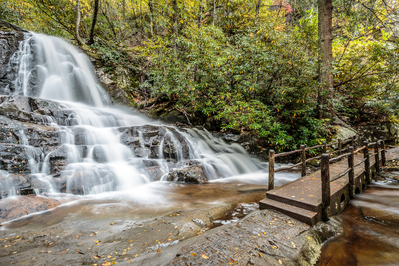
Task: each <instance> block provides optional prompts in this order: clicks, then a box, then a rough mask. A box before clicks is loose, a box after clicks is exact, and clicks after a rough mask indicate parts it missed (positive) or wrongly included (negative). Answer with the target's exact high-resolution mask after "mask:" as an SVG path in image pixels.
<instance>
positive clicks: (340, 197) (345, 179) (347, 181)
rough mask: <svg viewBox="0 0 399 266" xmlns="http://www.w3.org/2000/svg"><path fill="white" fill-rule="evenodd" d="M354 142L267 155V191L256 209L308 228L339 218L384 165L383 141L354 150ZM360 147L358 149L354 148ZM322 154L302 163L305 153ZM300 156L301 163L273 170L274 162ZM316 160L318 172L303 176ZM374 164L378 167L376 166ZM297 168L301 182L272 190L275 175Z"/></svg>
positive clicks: (304, 159) (302, 148)
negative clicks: (279, 215)
mask: <svg viewBox="0 0 399 266" xmlns="http://www.w3.org/2000/svg"><path fill="white" fill-rule="evenodd" d="M354 146H355V140H354V138H352V139H350V140H347V141H345V142H342V141H341V140H338V142H336V143H331V144H328V145H327V144H326V143H325V142H324V143H323V145H318V146H314V147H309V148H306V147H305V146H304V145H302V146H301V149H300V150H296V151H290V152H285V153H280V154H275V152H274V151H273V150H271V151H270V152H269V191H268V192H267V193H266V198H265V199H264V200H262V201H260V202H259V208H260V209H273V210H277V211H279V212H281V213H284V214H286V215H288V216H291V217H293V218H295V219H297V220H299V221H302V222H304V223H307V224H309V225H315V224H316V223H317V222H319V221H320V220H324V221H328V220H329V218H330V217H331V216H333V215H337V214H339V213H340V212H341V211H342V210H343V209H344V208H345V207H346V206H347V205H348V203H349V201H350V199H352V198H353V197H354V195H355V193H360V192H362V191H363V190H364V189H365V188H366V187H367V185H368V184H370V182H371V181H372V177H373V176H374V175H375V173H378V172H379V171H380V167H381V166H384V165H385V162H386V158H385V157H386V149H385V142H384V140H383V139H381V140H377V139H375V140H374V142H373V143H368V142H367V141H364V142H363V143H362V146H361V147H360V148H358V149H356V150H355V149H354ZM358 146H360V145H358ZM310 150H315V151H317V150H322V154H321V155H320V156H318V157H313V158H308V159H306V152H307V151H310ZM298 153H299V154H300V157H301V162H300V163H297V164H295V165H291V166H288V167H284V168H277V169H275V167H274V164H275V159H276V158H278V157H282V156H287V155H292V154H298ZM316 159H317V160H320V161H321V162H320V170H318V171H316V172H313V173H310V174H307V173H306V163H307V162H309V161H311V160H316ZM376 162H378V163H376ZM297 167H301V176H302V177H301V178H299V179H297V180H295V181H293V182H290V183H288V184H285V185H284V186H281V187H278V188H276V189H274V174H275V172H281V171H287V170H289V169H292V168H297Z"/></svg>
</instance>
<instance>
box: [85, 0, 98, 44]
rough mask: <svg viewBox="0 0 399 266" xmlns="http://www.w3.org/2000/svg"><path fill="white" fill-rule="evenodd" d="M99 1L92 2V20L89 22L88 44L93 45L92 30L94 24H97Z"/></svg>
mask: <svg viewBox="0 0 399 266" xmlns="http://www.w3.org/2000/svg"><path fill="white" fill-rule="evenodd" d="M99 2H100V1H99V0H95V1H94V12H93V20H92V22H91V29H90V39H89V42H88V44H89V45H90V44H93V43H94V28H95V27H96V22H97V14H98V6H99Z"/></svg>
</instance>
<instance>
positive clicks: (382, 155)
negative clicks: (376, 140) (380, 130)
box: [381, 137, 386, 166]
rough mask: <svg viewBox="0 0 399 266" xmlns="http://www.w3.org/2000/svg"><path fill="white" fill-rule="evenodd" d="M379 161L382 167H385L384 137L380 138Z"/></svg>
mask: <svg viewBox="0 0 399 266" xmlns="http://www.w3.org/2000/svg"><path fill="white" fill-rule="evenodd" d="M381 161H382V166H386V157H385V141H384V137H381Z"/></svg>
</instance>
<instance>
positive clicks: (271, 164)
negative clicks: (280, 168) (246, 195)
mask: <svg viewBox="0 0 399 266" xmlns="http://www.w3.org/2000/svg"><path fill="white" fill-rule="evenodd" d="M274 153H275V152H274V150H270V151H269V186H268V187H267V188H268V189H269V190H273V189H274Z"/></svg>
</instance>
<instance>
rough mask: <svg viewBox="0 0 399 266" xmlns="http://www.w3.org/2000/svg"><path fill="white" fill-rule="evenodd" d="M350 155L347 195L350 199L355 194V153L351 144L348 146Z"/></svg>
mask: <svg viewBox="0 0 399 266" xmlns="http://www.w3.org/2000/svg"><path fill="white" fill-rule="evenodd" d="M348 150H349V152H350V155H349V157H348V167H349V173H348V175H349V197H350V198H351V199H352V198H353V197H354V196H355V168H354V166H355V153H354V149H353V146H350V147H349V149H348Z"/></svg>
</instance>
